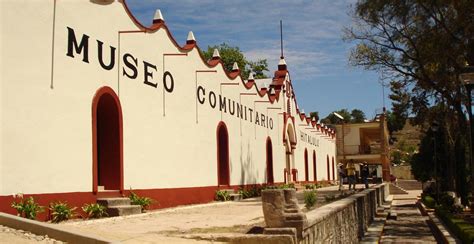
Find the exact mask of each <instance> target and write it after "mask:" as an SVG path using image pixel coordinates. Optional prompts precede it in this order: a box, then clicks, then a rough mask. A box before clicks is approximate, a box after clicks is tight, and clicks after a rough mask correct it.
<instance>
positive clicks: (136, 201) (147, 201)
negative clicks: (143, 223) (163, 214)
mask: <svg viewBox="0 0 474 244" xmlns="http://www.w3.org/2000/svg"><path fill="white" fill-rule="evenodd" d="M128 198H130V202H131V203H132V205H140V206H141V207H142V212H145V211H146V210H147V209H148V207H149V206H150V205H151V204H152V203H155V200H153V199H151V198H149V197H140V196H138V195H137V194H136V193H135V192H132V191H130V196H128Z"/></svg>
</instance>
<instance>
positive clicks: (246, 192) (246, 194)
mask: <svg viewBox="0 0 474 244" xmlns="http://www.w3.org/2000/svg"><path fill="white" fill-rule="evenodd" d="M239 194H241V195H242V198H244V199H246V198H252V197H259V196H261V195H262V188H259V187H256V186H253V187H252V188H249V189H244V188H240V189H239Z"/></svg>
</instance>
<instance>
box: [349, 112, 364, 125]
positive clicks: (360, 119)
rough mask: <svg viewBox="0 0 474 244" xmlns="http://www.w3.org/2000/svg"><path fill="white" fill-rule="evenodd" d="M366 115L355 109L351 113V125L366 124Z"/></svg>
mask: <svg viewBox="0 0 474 244" xmlns="http://www.w3.org/2000/svg"><path fill="white" fill-rule="evenodd" d="M365 119H366V118H365V113H364V111H362V110H360V109H353V110H352V111H351V123H364V121H365Z"/></svg>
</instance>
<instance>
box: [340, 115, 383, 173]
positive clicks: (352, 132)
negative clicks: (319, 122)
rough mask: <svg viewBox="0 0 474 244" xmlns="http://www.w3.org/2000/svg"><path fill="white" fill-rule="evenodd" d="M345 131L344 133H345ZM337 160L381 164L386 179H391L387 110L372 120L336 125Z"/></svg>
mask: <svg viewBox="0 0 474 244" xmlns="http://www.w3.org/2000/svg"><path fill="white" fill-rule="evenodd" d="M343 131H344V133H343ZM336 132H337V133H336V135H337V136H336V138H337V140H336V143H337V161H338V162H340V163H345V162H347V161H349V160H354V161H355V163H364V162H367V163H368V164H369V165H380V166H381V167H379V168H380V171H381V172H380V174H379V176H381V177H382V178H383V180H384V181H388V180H390V154H389V144H388V140H389V131H388V127H387V121H386V118H385V110H384V112H383V113H381V114H377V116H376V117H375V119H374V120H373V121H370V122H365V123H356V124H338V125H336Z"/></svg>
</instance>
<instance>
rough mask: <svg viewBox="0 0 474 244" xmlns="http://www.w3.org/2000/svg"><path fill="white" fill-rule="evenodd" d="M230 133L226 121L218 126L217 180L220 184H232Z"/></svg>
mask: <svg viewBox="0 0 474 244" xmlns="http://www.w3.org/2000/svg"><path fill="white" fill-rule="evenodd" d="M229 170H230V167H229V134H228V133H227V126H226V125H225V124H224V122H220V123H219V125H218V126H217V181H218V184H219V185H220V186H222V185H223V186H228V185H230V172H229Z"/></svg>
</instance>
